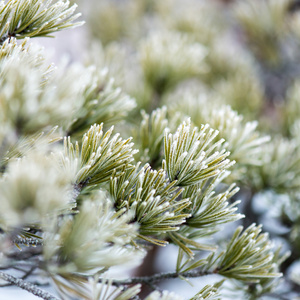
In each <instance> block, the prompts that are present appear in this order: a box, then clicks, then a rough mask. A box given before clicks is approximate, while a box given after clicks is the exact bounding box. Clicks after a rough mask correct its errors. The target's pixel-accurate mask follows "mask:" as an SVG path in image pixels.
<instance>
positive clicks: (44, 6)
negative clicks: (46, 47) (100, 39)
mask: <svg viewBox="0 0 300 300" xmlns="http://www.w3.org/2000/svg"><path fill="white" fill-rule="evenodd" d="M51 2H52V1H45V0H17V1H15V0H8V1H1V2H0V14H1V15H0V24H1V26H0V41H1V42H4V41H5V40H6V39H9V38H12V37H16V38H17V39H23V38H25V37H38V36H51V34H52V33H54V32H56V31H59V30H62V29H65V28H72V27H75V26H79V25H82V22H77V23H74V20H76V19H77V18H78V17H79V16H80V14H75V15H74V12H75V10H76V7H77V5H75V4H74V5H72V6H71V7H70V2H69V1H61V0H59V1H56V2H55V3H52V4H51Z"/></svg>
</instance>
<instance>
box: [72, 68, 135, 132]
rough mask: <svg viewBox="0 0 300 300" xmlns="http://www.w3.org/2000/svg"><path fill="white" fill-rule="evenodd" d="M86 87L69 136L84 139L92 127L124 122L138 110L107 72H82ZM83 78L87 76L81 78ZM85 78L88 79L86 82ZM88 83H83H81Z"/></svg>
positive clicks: (105, 70)
mask: <svg viewBox="0 0 300 300" xmlns="http://www.w3.org/2000/svg"><path fill="white" fill-rule="evenodd" d="M78 73H80V74H78V75H79V77H80V80H76V82H77V84H79V85H80V84H82V87H83V88H82V89H83V92H82V96H81V98H80V99H79V100H80V101H79V103H80V105H79V103H76V105H77V107H76V110H75V112H74V114H73V116H72V117H73V120H72V121H71V124H69V126H68V128H67V132H68V134H69V135H74V134H76V135H77V136H81V135H82V134H83V133H84V132H85V131H86V130H87V129H88V128H89V127H90V126H91V125H93V124H95V123H97V124H100V123H104V124H105V126H111V125H114V124H116V123H118V122H120V121H121V120H123V119H124V118H125V117H126V116H127V115H128V113H129V112H130V111H131V110H133V109H134V108H135V106H136V103H135V100H134V99H132V98H131V97H129V96H128V95H126V94H124V93H123V92H122V90H121V88H118V87H115V84H114V79H113V78H109V77H108V74H107V73H108V71H107V69H103V70H101V71H98V70H96V69H95V68H93V67H91V68H89V69H87V70H84V69H82V68H81V69H80V70H78ZM81 74H83V75H81ZM83 77H84V78H83ZM82 81H83V82H84V83H81V82H82Z"/></svg>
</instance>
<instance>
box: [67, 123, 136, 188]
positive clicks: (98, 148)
mask: <svg viewBox="0 0 300 300" xmlns="http://www.w3.org/2000/svg"><path fill="white" fill-rule="evenodd" d="M112 132H113V127H111V128H110V129H109V130H108V131H107V132H105V133H104V132H103V124H101V125H96V124H95V125H93V126H91V128H90V130H89V131H88V132H87V133H85V134H84V136H83V138H82V145H81V147H79V144H78V143H77V142H76V144H75V146H74V144H73V143H72V142H71V139H70V137H69V138H65V142H64V144H65V159H63V161H64V163H65V164H70V163H71V164H72V163H74V164H75V166H76V167H75V168H76V174H75V178H74V183H75V185H76V186H77V187H79V188H82V187H83V186H86V185H89V186H92V185H96V184H99V183H102V182H105V181H108V180H109V178H110V177H111V176H112V175H113V174H114V175H115V176H116V175H117V174H119V175H120V174H121V171H122V170H123V168H124V166H126V165H127V164H129V163H130V162H131V161H132V160H133V155H134V154H135V153H136V152H137V151H136V150H134V149H132V146H133V143H131V139H130V138H129V139H127V140H124V139H122V138H121V137H119V136H120V135H119V134H115V135H114V136H113V137H111V135H112Z"/></svg>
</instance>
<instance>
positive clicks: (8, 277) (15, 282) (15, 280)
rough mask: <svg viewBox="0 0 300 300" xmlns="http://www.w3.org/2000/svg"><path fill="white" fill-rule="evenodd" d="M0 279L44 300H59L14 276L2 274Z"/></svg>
mask: <svg viewBox="0 0 300 300" xmlns="http://www.w3.org/2000/svg"><path fill="white" fill-rule="evenodd" d="M0 278H1V279H3V280H5V281H7V282H9V283H11V284H13V285H15V286H17V287H19V288H21V289H23V290H26V291H27V292H29V293H31V294H33V295H35V296H37V297H40V298H42V299H44V300H59V299H58V298H56V297H54V296H52V295H51V294H49V293H48V292H45V291H43V290H41V289H39V288H38V287H37V286H35V285H34V284H32V283H29V282H26V281H24V280H22V279H20V278H16V277H14V276H12V275H9V274H6V273H3V272H0Z"/></svg>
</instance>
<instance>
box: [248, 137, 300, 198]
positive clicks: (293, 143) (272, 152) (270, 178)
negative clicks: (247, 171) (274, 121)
mask: <svg viewBox="0 0 300 300" xmlns="http://www.w3.org/2000/svg"><path fill="white" fill-rule="evenodd" d="M263 153H264V158H263V161H264V164H263V165H262V167H261V168H259V169H255V170H254V171H253V175H252V177H253V179H252V184H254V185H255V188H257V189H270V188H271V189H273V190H275V191H276V192H279V193H282V192H285V191H286V192H288V193H289V192H295V191H297V190H298V188H299V186H300V185H299V184H300V182H299V179H300V173H299V172H300V171H299V164H300V148H299V140H297V139H290V140H288V139H286V138H283V137H277V138H274V139H273V141H272V142H271V143H268V144H266V145H265V146H264V147H263Z"/></svg>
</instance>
